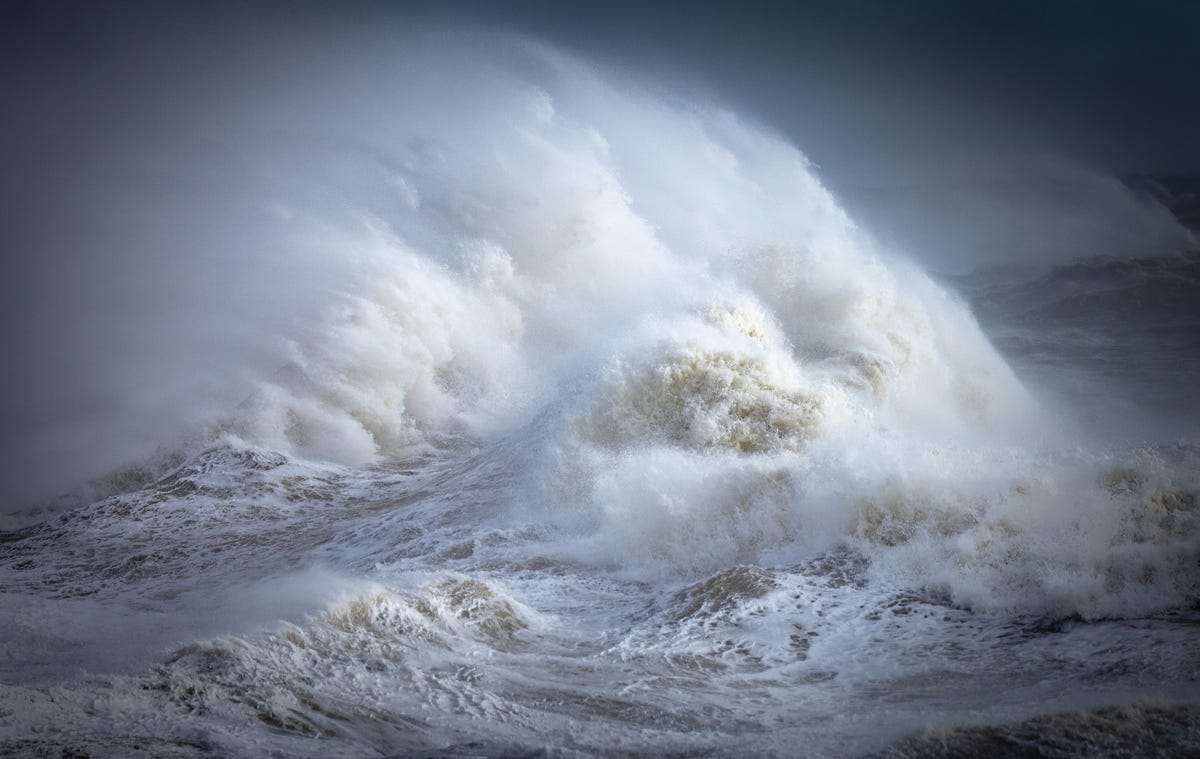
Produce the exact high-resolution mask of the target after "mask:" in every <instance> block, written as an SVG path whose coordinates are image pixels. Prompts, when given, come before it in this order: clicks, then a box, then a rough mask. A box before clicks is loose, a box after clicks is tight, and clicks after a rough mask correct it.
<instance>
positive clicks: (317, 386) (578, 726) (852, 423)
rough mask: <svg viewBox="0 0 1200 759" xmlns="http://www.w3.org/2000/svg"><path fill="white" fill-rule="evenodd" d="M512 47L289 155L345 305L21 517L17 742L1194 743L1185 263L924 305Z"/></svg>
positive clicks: (281, 212) (193, 748)
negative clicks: (205, 402) (208, 402)
mask: <svg viewBox="0 0 1200 759" xmlns="http://www.w3.org/2000/svg"><path fill="white" fill-rule="evenodd" d="M505 49H506V50H507V52H506V53H505V56H501V57H500V58H499V59H497V60H499V62H496V60H492V59H489V62H488V66H484V67H479V66H476V67H475V68H472V69H471V71H470V75H469V76H468V75H466V74H464V71H463V69H462V66H466V65H467V64H461V63H458V62H456V63H452V64H447V65H444V66H441V67H438V66H432V65H431V66H430V67H428V68H427V69H419V70H415V73H411V76H410V79H409V80H406V81H408V82H409V83H408V84H406V85H404V86H403V87H399V88H398V89H397V90H396V91H395V92H393V93H392V95H391V97H392V98H394V100H390V101H388V103H387V107H386V108H384V107H382V106H380V105H379V104H378V103H376V102H366V101H364V100H363V99H362V97H361V93H358V92H350V93H340V94H339V95H338V97H342V96H344V97H345V100H344V101H343V100H337V99H336V98H334V101H335V105H333V106H330V107H329V108H328V109H326V110H327V112H324V113H325V115H324V116H322V117H321V119H322V120H321V121H320V122H319V123H317V124H316V125H310V126H311V128H312V130H313V132H314V133H316V134H318V135H320V138H319V139H313V140H306V141H302V140H300V139H299V138H297V137H295V136H294V135H290V134H289V133H288V132H286V131H282V132H271V133H270V135H269V137H270V141H271V144H272V146H273V147H272V148H271V150H269V151H264V154H266V153H269V154H270V155H271V156H273V157H274V158H278V159H279V161H278V164H277V165H275V169H276V170H278V171H280V172H282V173H281V174H280V176H282V177H283V178H282V179H280V180H279V184H278V185H270V187H271V188H273V189H272V191H271V192H264V193H263V197H261V198H259V199H258V200H261V204H260V207H261V213H262V216H263V218H269V219H270V220H271V222H270V223H271V225H273V226H271V229H281V230H285V231H287V233H288V234H294V239H293V238H289V240H291V241H292V242H294V244H295V245H296V246H298V247H302V248H304V249H305V250H307V251H310V252H311V251H314V250H315V251H318V253H319V254H320V255H321V256H323V259H322V260H323V261H324V263H323V264H322V269H321V271H322V272H325V271H328V270H329V269H337V270H338V271H339V272H341V273H340V274H339V275H338V276H337V277H335V278H333V279H332V280H331V281H332V282H335V283H336V287H333V286H332V285H331V290H336V292H333V293H332V294H330V295H329V297H327V298H323V299H315V300H314V303H313V305H312V307H311V308H310V309H309V310H308V311H306V312H305V313H304V315H303V319H302V320H301V324H300V326H299V327H297V329H295V330H294V331H291V332H287V331H283V332H281V333H280V334H278V335H271V336H270V339H272V340H276V339H277V340H278V343H279V344H280V345H284V346H285V348H284V349H283V351H284V352H286V354H287V358H286V360H283V361H281V362H279V363H278V364H276V365H274V366H272V367H270V370H269V371H266V372H263V373H261V374H260V375H259V376H256V377H255V379H254V383H253V384H254V387H253V390H252V391H251V392H249V393H248V394H247V396H246V397H245V398H244V400H243V401H242V402H240V403H236V404H230V405H229V406H228V407H227V408H224V409H221V410H220V411H219V412H218V413H214V414H213V415H211V418H208V419H206V420H204V421H202V422H201V423H197V424H195V425H193V426H191V427H190V428H189V429H188V430H187V431H186V432H185V433H184V434H178V435H176V434H172V435H164V436H163V439H160V440H155V441H154V443H155V447H154V449H153V452H150V453H147V454H146V455H143V456H140V457H138V458H136V459H133V460H130V461H129V462H128V463H127V464H126V465H123V466H120V467H117V468H115V469H114V470H112V471H110V473H108V474H106V475H103V476H101V477H98V478H95V479H93V480H91V481H90V482H89V483H88V484H87V485H86V487H85V488H83V489H77V490H76V491H72V492H73V493H75V495H73V496H70V497H68V496H63V497H62V498H58V499H51V500H47V501H42V502H39V503H37V504H34V505H32V506H30V507H28V508H25V509H24V510H21V511H19V512H18V513H15V514H11V515H9V516H8V517H6V518H7V525H6V531H4V532H2V533H0V628H2V629H3V631H4V634H3V635H2V636H0V680H2V681H3V683H4V687H3V689H2V690H0V754H3V755H6V756H44V757H58V756H64V757H65V756H71V757H80V756H88V757H129V756H162V757H193V756H196V757H200V756H218V757H226V756H278V757H322V758H328V757H363V756H377V757H402V756H403V757H410V756H429V757H432V756H456V757H467V756H487V757H499V756H505V757H525V756H530V757H532V756H555V757H559V756H561V757H591V756H620V757H627V756H709V755H715V756H764V757H765V756H783V757H789V756H904V757H909V756H966V755H978V754H980V753H993V754H1005V755H1028V756H1096V755H1125V756H1133V755H1137V756H1144V755H1162V756H1170V755H1178V756H1183V755H1187V754H1189V753H1195V752H1200V434H1198V432H1200V427H1198V426H1197V422H1200V405H1198V404H1197V403H1196V401H1195V388H1196V387H1197V381H1198V380H1200V259H1198V258H1197V254H1196V252H1195V251H1194V250H1193V251H1191V252H1189V251H1188V249H1187V245H1180V247H1179V248H1178V250H1176V251H1175V252H1173V253H1171V252H1168V253H1160V252H1153V253H1147V254H1146V255H1143V256H1134V257H1127V256H1125V257H1114V256H1106V255H1095V256H1087V255H1085V254H1086V252H1082V253H1081V252H1072V255H1070V256H1065V257H1064V259H1063V260H1060V261H1054V262H1048V263H1046V264H1044V265H1037V264H1026V265H1023V266H1021V267H1009V268H997V267H991V268H987V267H983V266H980V267H976V268H975V269H973V270H972V271H969V272H959V273H955V274H953V275H942V274H930V273H927V272H926V270H925V269H924V268H923V267H922V265H921V264H920V256H919V251H904V250H894V249H890V248H889V247H888V246H886V245H885V244H883V243H881V242H880V240H879V238H878V237H877V236H875V235H873V234H872V231H871V226H870V220H869V219H864V220H859V219H856V218H854V217H853V216H852V214H850V213H849V212H848V211H847V210H846V209H845V208H844V207H843V205H842V204H840V203H839V200H838V198H837V197H836V196H835V194H834V193H832V192H831V191H830V190H828V189H827V188H826V186H825V184H823V182H822V179H821V172H820V170H818V169H817V168H816V167H814V166H813V165H812V164H811V163H810V162H809V161H808V159H807V158H806V157H805V156H804V154H803V153H802V152H801V151H800V149H798V148H797V147H795V146H792V145H791V144H789V143H788V142H787V141H786V140H785V139H783V138H781V137H779V136H777V135H775V134H773V133H772V132H771V131H770V130H769V129H766V128H764V127H761V126H759V125H757V124H755V123H754V122H753V120H751V119H748V118H745V117H741V116H739V115H738V114H736V113H734V112H732V111H729V110H726V109H722V108H719V107H715V106H711V105H707V104H703V103H698V102H694V101H690V100H688V99H686V98H683V97H681V96H680V97H676V96H674V95H667V96H664V95H662V94H659V93H652V92H649V91H643V90H638V89H636V88H631V87H627V86H625V85H623V84H622V83H620V82H615V81H613V80H611V79H608V78H606V76H605V75H603V74H601V73H598V72H597V71H595V70H593V69H591V68H590V67H588V66H586V65H584V64H582V63H579V62H578V61H574V60H572V59H569V58H566V57H564V56H561V55H559V54H557V53H553V52H552V51H547V50H544V49H542V48H540V47H537V46H534V47H532V48H525V47H522V48H521V50H520V51H519V54H518V53H514V52H512V50H511V49H509V48H505ZM471 65H474V64H471ZM480 69H482V71H481V70H480ZM318 85H319V83H318V84H315V85H313V86H318ZM435 95H436V96H435ZM337 104H341V105H337ZM342 106H344V107H342ZM259 116H261V114H259V115H258V116H256V117H255V118H258V117H259ZM284 120H285V121H286V119H284ZM281 135H282V136H281ZM289 140H294V141H295V144H294V145H293V144H291V143H289V142H288V141H289ZM281 142H282V144H283V147H280V143H281ZM302 155H303V156H308V159H306V160H305V161H296V160H295V159H296V157H297V156H302ZM309 159H310V160H309ZM296 164H303V166H304V167H306V168H296ZM281 167H282V168H281ZM289 167H290V168H289ZM289 172H290V173H289ZM300 180H305V181H308V182H310V184H306V185H303V187H302V189H296V187H297V186H299V184H300ZM1189 182H1190V184H1189ZM1194 185H1195V183H1194V181H1193V180H1190V179H1188V178H1186V177H1185V178H1180V177H1173V178H1172V177H1166V178H1157V179H1152V178H1145V177H1143V178H1140V179H1138V180H1137V181H1133V180H1130V181H1129V182H1128V183H1127V186H1128V193H1129V198H1130V201H1129V202H1130V203H1141V204H1151V203H1153V204H1159V205H1161V206H1163V207H1171V210H1172V211H1173V212H1174V213H1175V215H1176V217H1177V218H1179V219H1182V220H1183V221H1188V220H1189V219H1193V220H1194V218H1195V216H1194V209H1195V208H1196V207H1197V204H1196V196H1195V193H1194V189H1189V188H1194ZM1147 187H1150V188H1151V189H1150V190H1148V189H1147ZM280 188H283V189H280ZM314 188H317V189H314ZM1151 190H1152V191H1151ZM331 198H333V199H332V200H331ZM1156 207H1157V206H1156ZM1189 209H1191V210H1189ZM1188 214H1192V216H1189V215H1188ZM265 223H266V222H264V224H265ZM1181 229H1182V227H1181ZM1181 239H1183V238H1181ZM1191 239H1192V240H1193V241H1194V237H1192V238H1191ZM297 260H298V261H300V262H302V261H304V260H307V258H305V257H298V259H297ZM297 265H299V264H297ZM252 271H253V272H254V274H255V276H258V275H261V274H262V273H263V270H262V269H261V268H259V269H252ZM230 276H231V277H232V278H233V280H234V281H236V280H237V279H238V277H239V276H240V275H239V274H238V273H237V269H236V268H235V269H233V273H232V274H231V275H230ZM322 276H324V275H322ZM233 286H234V285H232V284H231V287H233ZM218 307H219V306H216V305H214V306H213V308H218ZM251 326H253V325H251ZM232 373H233V372H232V370H231V374H232Z"/></svg>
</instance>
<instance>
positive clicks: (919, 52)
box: [0, 0, 1200, 174]
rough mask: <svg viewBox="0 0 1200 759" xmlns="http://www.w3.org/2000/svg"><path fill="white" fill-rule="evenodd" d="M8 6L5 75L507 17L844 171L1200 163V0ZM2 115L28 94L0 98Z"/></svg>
mask: <svg viewBox="0 0 1200 759" xmlns="http://www.w3.org/2000/svg"><path fill="white" fill-rule="evenodd" d="M114 6H115V7H114ZM0 7H3V8H4V10H3V17H2V19H0V20H2V21H3V26H4V27H5V29H6V32H5V34H4V36H5V38H7V39H6V41H5V46H6V47H7V48H8V49H9V53H8V54H7V55H6V56H5V57H6V58H7V59H8V60H6V61H5V66H6V68H9V71H8V76H9V77H15V79H16V80H17V81H18V82H20V81H21V80H22V79H27V78H28V75H29V74H30V73H31V72H34V71H38V70H40V73H42V74H45V73H46V70H49V71H50V73H51V74H52V75H53V76H58V77H65V78H67V79H69V78H71V77H72V76H80V77H84V76H88V75H89V74H90V73H92V72H94V70H95V69H96V68H97V67H100V68H102V69H103V68H104V67H106V66H118V67H119V66H126V68H125V69H123V70H122V73H123V75H125V76H126V77H128V78H131V79H136V78H138V77H139V72H137V67H138V66H139V65H140V66H144V67H147V68H149V67H156V66H159V65H162V64H163V63H166V64H167V65H168V66H169V65H171V62H170V61H162V60H151V59H147V58H143V59H141V60H139V59H138V58H137V52H138V51H143V52H144V51H146V50H147V49H151V47H152V44H153V43H152V40H153V38H155V37H161V38H163V39H164V40H165V39H172V38H174V39H176V40H178V39H180V38H183V39H184V40H185V41H186V40H187V39H189V38H191V39H192V41H193V42H194V41H195V39H196V38H197V35H198V33H197V32H196V31H195V28H196V27H201V28H203V27H212V28H218V29H219V28H222V25H224V28H225V29H226V30H228V31H229V32H230V33H234V31H233V30H239V31H237V32H236V33H237V34H240V35H243V36H245V35H251V36H252V35H253V34H255V33H259V34H262V35H263V37H264V39H265V40H266V41H267V42H268V43H270V41H271V39H272V38H274V37H275V36H276V35H277V32H278V30H279V28H280V27H286V26H287V25H288V24H290V23H293V22H294V21H295V20H296V19H302V20H304V21H305V22H308V23H313V24H317V25H319V24H321V23H327V24H328V25H329V26H330V27H335V26H339V25H346V24H351V25H352V24H355V23H366V24H370V25H375V26H380V25H382V26H386V25H387V24H396V25H397V26H404V25H405V24H407V23H408V22H409V21H410V20H412V19H433V20H445V21H449V22H452V23H462V24H467V25H471V24H475V25H484V26H493V25H495V26H501V27H504V28H508V29H512V30H516V31H519V32H525V33H529V34H532V35H535V36H538V37H542V38H544V39H547V40H549V41H551V42H553V43H556V44H558V45H560V46H563V47H565V48H567V49H570V50H576V51H579V52H582V53H583V54H585V55H586V56H588V57H592V58H598V59H601V60H606V61H609V62H611V63H617V64H619V65H626V66H628V67H630V68H633V69H639V70H643V71H645V70H649V71H654V72H656V73H657V74H659V75H665V76H669V77H674V78H675V79H677V80H678V81H681V82H685V83H689V84H692V85H695V86H698V87H701V88H705V87H707V88H709V89H711V90H712V92H713V93H714V94H715V95H716V96H717V97H718V98H720V99H721V100H723V101H725V102H731V103H733V104H734V105H735V106H737V107H740V108H744V109H746V110H748V111H749V112H751V113H754V114H756V115H759V116H760V117H761V118H762V119H763V120H765V121H768V122H770V123H772V124H774V125H775V126H776V127H777V128H780V129H781V130H782V131H784V132H785V133H787V134H788V135H789V136H792V137H793V138H794V139H795V140H796V142H797V143H798V144H799V145H800V146H801V147H802V148H803V149H804V150H806V152H808V153H809V154H810V155H811V156H812V157H813V158H814V159H815V160H816V161H817V162H818V163H820V164H822V165H826V166H830V165H834V166H838V167H839V168H840V170H841V171H843V172H855V173H862V174H869V173H870V170H869V168H867V167H866V165H869V164H870V163H871V162H873V161H876V160H883V161H896V162H899V163H900V164H904V163H911V162H912V161H914V160H922V159H924V158H927V157H929V156H937V155H946V154H949V153H958V154H963V153H968V152H971V151H978V150H1008V149H1018V150H1039V151H1046V152H1054V153H1059V154H1063V155H1067V156H1070V157H1072V158H1076V159H1080V160H1083V161H1085V162H1087V163H1089V164H1092V165H1098V166H1103V167H1105V168H1109V169H1112V170H1116V171H1121V172H1125V171H1147V170H1159V171H1162V170H1195V169H1200V140H1198V139H1197V138H1196V135H1197V134H1200V84H1197V79H1196V78H1197V76H1198V74H1197V73H1196V72H1198V71H1200V3H1198V2H1194V1H1193V0H1175V1H1172V0H1146V1H1144V2H1123V3H1117V2H1087V1H1085V0H1041V1H1037V0H1005V1H1004V2H972V1H971V0H925V1H921V0H916V1H913V2H902V1H901V0H816V1H813V0H797V1H795V2H738V3H707V2H677V3H667V2H622V1H619V0H618V1H610V2H595V3H581V2H555V1H553V0H552V1H549V2H547V1H545V0H515V1H510V2H492V1H488V0H484V1H481V2H440V3H397V2H382V1H378V0H376V1H375V2H257V3H255V2H244V3H232V4H231V3H217V4H214V3H190V4H188V3H134V4H129V3H126V4H121V3H116V4H97V3H61V2H27V1H19V2H11V1H10V2H5V3H4V4H3V5H2V6H0ZM348 53H349V51H348ZM140 75H141V76H143V77H153V71H150V70H146V71H143V72H140ZM127 84H128V85H134V86H135V85H136V84H137V83H136V82H134V81H129V82H127ZM10 91H11V90H10ZM16 91H18V92H19V91H20V88H17V89H16ZM8 108H10V109H14V110H15V111H19V110H20V109H21V104H20V102H19V100H18V101H17V102H14V100H13V98H11V96H10V100H9V104H8ZM10 115H11V114H10ZM7 120H8V119H6V121H7ZM864 164H866V165H864Z"/></svg>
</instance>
